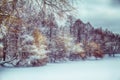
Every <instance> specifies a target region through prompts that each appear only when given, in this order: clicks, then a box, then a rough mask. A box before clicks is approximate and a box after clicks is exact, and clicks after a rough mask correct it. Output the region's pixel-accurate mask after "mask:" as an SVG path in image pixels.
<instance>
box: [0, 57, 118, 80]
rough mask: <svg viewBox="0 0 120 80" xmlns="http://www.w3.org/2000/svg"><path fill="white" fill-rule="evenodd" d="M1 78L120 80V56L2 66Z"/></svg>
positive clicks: (25, 79) (10, 79)
mask: <svg viewBox="0 0 120 80" xmlns="http://www.w3.org/2000/svg"><path fill="white" fill-rule="evenodd" d="M0 80H120V56H119V57H115V58H112V57H111V58H108V57H106V58H104V59H99V60H94V59H89V60H86V61H81V60H80V61H73V62H71V61H69V62H65V63H56V64H47V65H46V66H42V67H29V68H0Z"/></svg>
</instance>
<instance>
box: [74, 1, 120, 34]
mask: <svg viewBox="0 0 120 80" xmlns="http://www.w3.org/2000/svg"><path fill="white" fill-rule="evenodd" d="M74 6H75V7H76V9H77V11H76V13H77V16H78V17H79V18H80V19H81V20H82V21H84V22H85V23H86V22H88V21H89V22H90V23H91V24H92V25H93V26H94V27H103V28H104V29H106V28H107V29H108V30H110V31H113V32H114V33H119V34H120V0H75V2H74Z"/></svg>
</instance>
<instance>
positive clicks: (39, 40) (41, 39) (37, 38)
mask: <svg viewBox="0 0 120 80" xmlns="http://www.w3.org/2000/svg"><path fill="white" fill-rule="evenodd" d="M33 37H34V43H35V45H36V46H37V47H38V48H40V45H41V44H45V37H44V36H43V35H42V34H41V32H40V31H39V29H37V28H36V29H35V30H34V31H33Z"/></svg>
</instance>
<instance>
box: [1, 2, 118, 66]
mask: <svg viewBox="0 0 120 80" xmlns="http://www.w3.org/2000/svg"><path fill="white" fill-rule="evenodd" d="M23 1H24V0H18V1H17V0H11V1H9V0H8V1H7V0H3V1H0V66H11V67H13V66H14V67H17V66H41V65H45V64H47V63H48V62H50V63H51V62H54V63H55V62H61V61H67V60H79V59H81V60H86V59H88V58H89V57H93V56H94V57H95V59H98V58H104V56H105V55H107V54H108V55H109V56H113V57H114V56H115V54H119V53H120V35H119V34H114V33H113V32H112V31H109V30H107V29H106V30H103V29H102V28H101V27H100V28H94V27H93V26H92V25H91V24H90V23H89V22H88V23H83V22H82V21H81V20H80V19H76V18H75V17H73V16H72V15H67V19H66V22H65V24H64V25H62V26H60V24H61V23H60V22H59V21H56V16H55V14H53V13H48V14H47V15H46V14H45V11H44V10H41V11H39V12H38V14H37V13H35V12H34V9H31V8H30V7H29V8H28V7H26V6H23V5H24V4H25V3H24V2H23ZM43 1H45V0H43ZM46 1H47V0H46ZM63 1H64V0H63ZM18 2H19V4H18ZM45 4H46V3H45ZM56 5H57V4H56ZM62 14H63V13H62ZM59 15H60V13H59ZM45 16H46V17H47V18H46V17H45ZM60 16H62V15H60Z"/></svg>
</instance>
